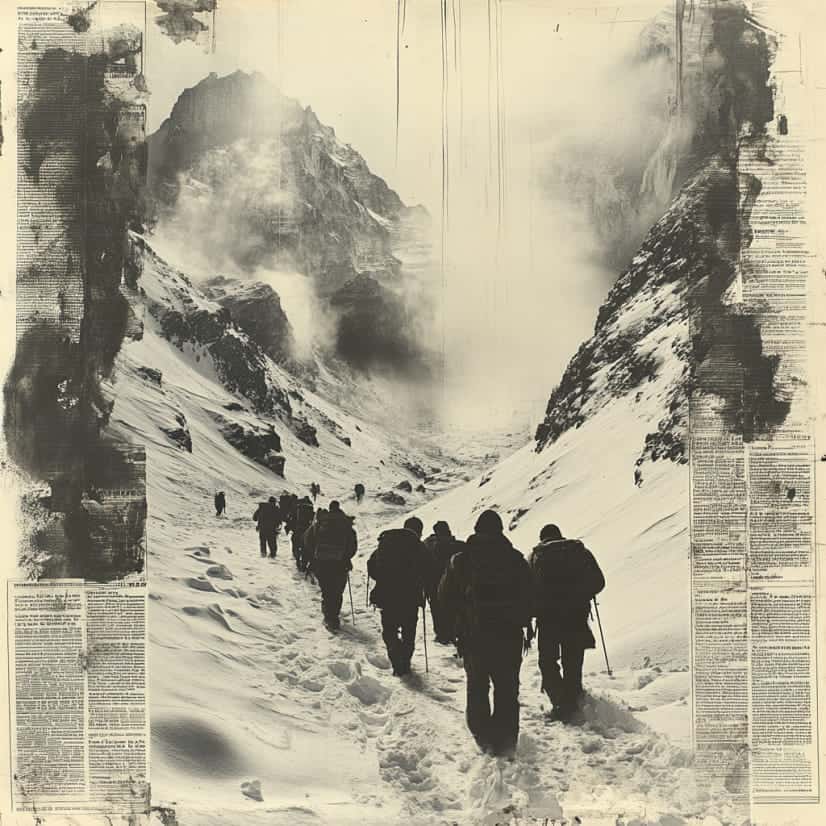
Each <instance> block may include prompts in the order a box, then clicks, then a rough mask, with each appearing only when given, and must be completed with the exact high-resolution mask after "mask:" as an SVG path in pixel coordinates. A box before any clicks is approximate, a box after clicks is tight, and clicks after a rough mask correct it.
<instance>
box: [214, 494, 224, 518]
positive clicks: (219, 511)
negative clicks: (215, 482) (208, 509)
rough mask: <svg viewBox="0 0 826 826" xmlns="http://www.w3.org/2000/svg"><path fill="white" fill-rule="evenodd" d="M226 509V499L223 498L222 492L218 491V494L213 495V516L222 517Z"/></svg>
mask: <svg viewBox="0 0 826 826" xmlns="http://www.w3.org/2000/svg"><path fill="white" fill-rule="evenodd" d="M226 509H227V497H226V496H224V492H223V491H222V490H219V491H218V493H216V494H215V515H216V516H223V514H224V511H225V510H226Z"/></svg>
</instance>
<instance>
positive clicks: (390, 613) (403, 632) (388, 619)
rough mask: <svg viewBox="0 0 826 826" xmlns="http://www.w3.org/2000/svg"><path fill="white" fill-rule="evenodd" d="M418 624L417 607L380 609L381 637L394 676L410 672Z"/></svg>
mask: <svg viewBox="0 0 826 826" xmlns="http://www.w3.org/2000/svg"><path fill="white" fill-rule="evenodd" d="M418 624H419V607H418V606H417V605H406V606H401V607H393V608H383V609H382V612H381V636H382V639H383V640H384V644H385V645H386V646H387V656H388V657H389V658H390V662H391V663H392V665H393V671H394V673H396V674H407V673H408V671H410V660H411V659H413V651H414V649H415V648H416V626H417V625H418Z"/></svg>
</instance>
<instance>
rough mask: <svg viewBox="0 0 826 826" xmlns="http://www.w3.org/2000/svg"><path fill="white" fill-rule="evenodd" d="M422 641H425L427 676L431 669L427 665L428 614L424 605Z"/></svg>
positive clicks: (425, 668)
mask: <svg viewBox="0 0 826 826" xmlns="http://www.w3.org/2000/svg"><path fill="white" fill-rule="evenodd" d="M422 640H424V670H425V674H426V673H427V672H428V671H430V668H429V667H428V665H427V614H426V613H425V607H424V605H422Z"/></svg>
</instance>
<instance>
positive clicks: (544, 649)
mask: <svg viewBox="0 0 826 826" xmlns="http://www.w3.org/2000/svg"><path fill="white" fill-rule="evenodd" d="M537 634H538V637H539V639H538V648H539V671H540V673H541V674H542V690H543V691H544V692H545V693H546V694H547V695H548V698H549V699H550V701H551V702H552V703H553V704H554V705H555V706H556V705H559V704H560V703H561V702H562V701H563V699H564V689H563V682H562V674H561V672H560V670H559V658H560V645H559V639H558V637H557V636H556V634H555V633H554V629H552V628H550V627H549V626H547V625H545V624H544V623H543V622H541V621H539V622H537Z"/></svg>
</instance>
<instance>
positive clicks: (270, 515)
mask: <svg viewBox="0 0 826 826" xmlns="http://www.w3.org/2000/svg"><path fill="white" fill-rule="evenodd" d="M252 518H253V519H254V520H255V522H256V523H257V528H258V541H259V544H260V547H261V556H266V555H267V548H269V552H270V558H271V559H275V555H276V553H277V551H278V547H277V540H278V530H279V528H280V527H281V512H280V511H279V510H278V503H277V502H276V500H275V497H274V496H270V498H269V500H268V501H266V502H262V503H261V504H260V505H259V506H258V507H257V508H256V509H255V513H254V514H253V515H252Z"/></svg>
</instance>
